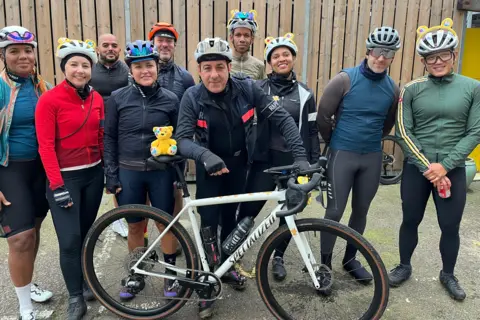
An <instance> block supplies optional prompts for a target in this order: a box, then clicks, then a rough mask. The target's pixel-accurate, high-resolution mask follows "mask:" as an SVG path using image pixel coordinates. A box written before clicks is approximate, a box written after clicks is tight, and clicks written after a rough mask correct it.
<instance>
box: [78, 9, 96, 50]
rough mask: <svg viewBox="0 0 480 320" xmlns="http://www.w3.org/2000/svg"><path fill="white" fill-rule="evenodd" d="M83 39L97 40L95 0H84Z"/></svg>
mask: <svg viewBox="0 0 480 320" xmlns="http://www.w3.org/2000/svg"><path fill="white" fill-rule="evenodd" d="M81 4H82V27H83V40H86V39H90V40H93V41H95V42H97V23H96V21H95V0H82V1H81Z"/></svg>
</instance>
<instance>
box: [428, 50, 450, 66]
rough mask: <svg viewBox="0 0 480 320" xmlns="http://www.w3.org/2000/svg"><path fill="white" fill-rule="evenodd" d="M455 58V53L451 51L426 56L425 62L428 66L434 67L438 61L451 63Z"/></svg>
mask: <svg viewBox="0 0 480 320" xmlns="http://www.w3.org/2000/svg"><path fill="white" fill-rule="evenodd" d="M452 58H453V53H452V52H451V51H448V52H440V53H438V54H432V55H429V56H426V57H425V58H424V59H425V62H426V64H428V65H433V64H435V63H437V61H438V59H440V60H441V61H442V62H447V61H450V60H451V59H452Z"/></svg>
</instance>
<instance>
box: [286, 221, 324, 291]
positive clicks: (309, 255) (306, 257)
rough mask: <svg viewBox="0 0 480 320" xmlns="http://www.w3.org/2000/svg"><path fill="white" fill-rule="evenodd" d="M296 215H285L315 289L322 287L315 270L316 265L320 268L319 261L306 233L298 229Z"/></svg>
mask: <svg viewBox="0 0 480 320" xmlns="http://www.w3.org/2000/svg"><path fill="white" fill-rule="evenodd" d="M294 217H295V215H291V216H287V217H285V221H286V223H287V226H288V229H289V230H290V233H291V234H292V238H293V240H294V241H295V244H296V245H297V248H298V251H300V255H301V256H302V259H303V263H304V264H305V267H306V268H307V270H308V273H309V274H310V277H311V278H312V281H313V285H314V286H315V289H317V290H319V289H320V283H319V282H318V279H317V275H316V273H315V272H316V270H314V266H315V268H316V269H318V266H317V262H316V260H315V257H314V256H313V252H312V249H311V248H310V244H309V243H308V241H307V239H306V237H305V235H304V234H300V233H299V232H298V229H297V225H296V224H295V218H294Z"/></svg>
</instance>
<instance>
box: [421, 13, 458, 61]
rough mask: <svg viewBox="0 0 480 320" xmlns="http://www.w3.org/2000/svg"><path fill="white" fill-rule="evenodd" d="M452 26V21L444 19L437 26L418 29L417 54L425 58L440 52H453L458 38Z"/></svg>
mask: <svg viewBox="0 0 480 320" xmlns="http://www.w3.org/2000/svg"><path fill="white" fill-rule="evenodd" d="M452 25H453V21H452V19H450V18H446V19H444V20H443V21H442V23H441V24H440V25H439V26H435V27H431V28H427V27H426V26H421V27H418V29H417V34H418V38H417V53H418V54H419V55H421V56H427V55H429V54H431V53H434V52H437V51H442V50H452V51H453V50H454V49H455V48H456V47H457V46H458V36H457V33H456V32H455V30H453V29H452Z"/></svg>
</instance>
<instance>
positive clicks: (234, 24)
mask: <svg viewBox="0 0 480 320" xmlns="http://www.w3.org/2000/svg"><path fill="white" fill-rule="evenodd" d="M230 14H231V15H232V17H231V18H230V20H228V23H227V28H228V30H229V31H230V32H233V30H235V29H236V28H247V29H250V30H252V34H255V33H256V32H257V28H258V24H257V21H256V20H255V17H256V16H257V11H255V10H250V11H248V12H241V11H238V9H235V10H232V11H230Z"/></svg>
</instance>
